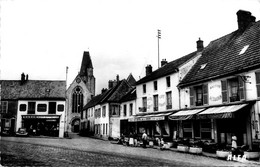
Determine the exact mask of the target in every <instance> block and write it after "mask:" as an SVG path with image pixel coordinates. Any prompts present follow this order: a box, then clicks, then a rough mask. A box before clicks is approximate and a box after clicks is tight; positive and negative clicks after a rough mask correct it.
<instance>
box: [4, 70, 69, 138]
mask: <svg viewBox="0 0 260 167" xmlns="http://www.w3.org/2000/svg"><path fill="white" fill-rule="evenodd" d="M1 88H2V91H1V95H2V97H3V99H2V100H3V101H2V102H6V103H7V106H8V108H9V106H10V110H8V112H11V113H10V114H9V115H11V117H10V118H11V121H10V120H9V121H7V118H5V120H4V121H3V122H5V123H4V125H5V126H6V125H7V122H9V124H11V125H10V126H11V128H12V129H13V130H14V131H17V130H18V129H19V128H26V129H27V130H28V131H29V133H31V134H32V133H33V132H34V133H33V134H34V135H46V136H57V137H63V135H64V128H65V126H64V121H65V91H66V82H65V81H48V80H28V77H26V79H25V75H24V74H22V77H21V80H20V81H17V80H2V81H1ZM9 102H10V103H9ZM3 108H4V107H3Z"/></svg>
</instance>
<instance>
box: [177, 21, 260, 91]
mask: <svg viewBox="0 0 260 167" xmlns="http://www.w3.org/2000/svg"><path fill="white" fill-rule="evenodd" d="M259 48H260V21H258V22H254V23H251V24H250V25H249V26H248V27H247V28H246V30H245V31H244V32H240V31H239V30H236V31H234V32H232V33H230V34H228V35H225V36H223V37H221V38H219V39H216V40H214V41H212V42H210V44H209V45H208V46H207V47H206V48H205V49H204V51H203V52H202V56H201V57H200V59H199V60H198V61H197V63H196V64H195V65H194V66H193V67H192V69H191V70H190V71H189V73H188V74H187V75H186V76H185V77H184V79H183V80H182V81H181V83H180V84H179V86H181V87H182V86H188V85H192V84H196V83H201V82H206V81H208V80H211V79H217V78H221V77H225V76H230V75H234V74H238V73H241V72H244V71H247V70H250V69H256V68H259V66H260V56H259V55H260V50H259Z"/></svg>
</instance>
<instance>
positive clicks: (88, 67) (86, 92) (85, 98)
mask: <svg viewBox="0 0 260 167" xmlns="http://www.w3.org/2000/svg"><path fill="white" fill-rule="evenodd" d="M93 96H95V77H94V75H93V65H92V61H91V58H90V54H89V52H88V51H85V52H84V53H83V58H82V62H81V67H80V71H79V73H78V75H77V76H76V77H75V79H74V80H73V82H72V83H71V84H70V86H69V87H68V89H67V91H66V97H67V114H66V125H67V126H66V132H74V133H78V132H79V131H80V129H82V127H85V126H86V125H85V124H84V122H81V118H82V116H83V115H81V114H82V112H81V111H82V109H83V107H84V106H85V105H86V104H87V103H88V102H89V101H90V99H91V98H92V97H93Z"/></svg>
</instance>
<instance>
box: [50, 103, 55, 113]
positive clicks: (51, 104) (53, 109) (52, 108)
mask: <svg viewBox="0 0 260 167" xmlns="http://www.w3.org/2000/svg"><path fill="white" fill-rule="evenodd" d="M49 114H56V102H49Z"/></svg>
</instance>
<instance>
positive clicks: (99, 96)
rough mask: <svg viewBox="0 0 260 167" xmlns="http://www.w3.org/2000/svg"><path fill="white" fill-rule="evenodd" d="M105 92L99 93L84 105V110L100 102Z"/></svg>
mask: <svg viewBox="0 0 260 167" xmlns="http://www.w3.org/2000/svg"><path fill="white" fill-rule="evenodd" d="M102 95H103V94H99V95H97V96H94V97H93V98H92V99H91V100H90V101H89V102H88V103H87V104H86V105H85V106H84V107H83V110H85V109H87V108H90V107H94V106H95V105H97V104H98V102H99V101H100V100H101V98H102V97H103V96H102Z"/></svg>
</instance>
